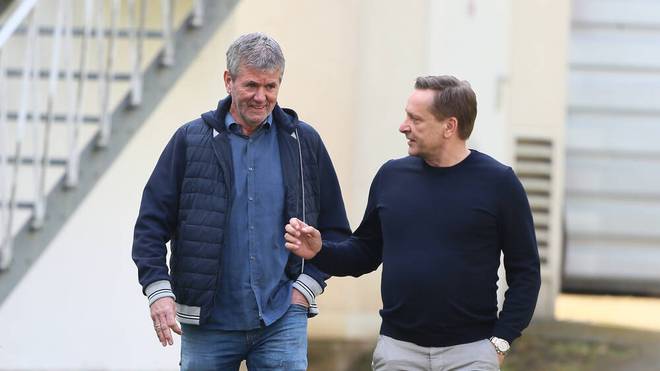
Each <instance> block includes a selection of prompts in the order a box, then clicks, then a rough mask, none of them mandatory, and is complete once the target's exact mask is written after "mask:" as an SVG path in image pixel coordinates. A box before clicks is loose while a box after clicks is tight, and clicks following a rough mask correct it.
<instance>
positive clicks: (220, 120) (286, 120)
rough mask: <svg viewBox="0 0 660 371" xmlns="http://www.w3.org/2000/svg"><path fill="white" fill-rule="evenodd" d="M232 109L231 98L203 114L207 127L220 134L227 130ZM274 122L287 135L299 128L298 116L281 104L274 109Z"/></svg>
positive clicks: (228, 97) (223, 100) (221, 101)
mask: <svg viewBox="0 0 660 371" xmlns="http://www.w3.org/2000/svg"><path fill="white" fill-rule="evenodd" d="M229 107H231V96H227V97H226V98H225V99H222V100H220V102H218V108H216V109H215V110H214V111H208V112H206V113H203V114H202V119H203V120H204V122H205V123H206V125H208V126H210V127H211V128H213V129H215V130H216V131H217V132H218V133H221V132H223V131H224V130H226V127H225V116H226V115H227V112H229ZM273 120H274V121H275V122H276V123H277V127H278V128H280V129H283V130H285V131H286V132H287V133H289V134H290V133H293V132H294V130H296V126H298V114H297V113H296V112H295V111H294V110H292V109H289V108H281V107H280V105H279V104H275V108H273Z"/></svg>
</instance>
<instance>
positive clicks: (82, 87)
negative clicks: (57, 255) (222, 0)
mask: <svg viewBox="0 0 660 371" xmlns="http://www.w3.org/2000/svg"><path fill="white" fill-rule="evenodd" d="M148 1H154V0H125V1H122V0H109V1H104V0H43V1H41V0H22V1H20V2H19V1H17V2H16V4H15V5H14V6H13V8H11V9H9V10H8V11H7V12H6V13H5V14H7V15H8V16H6V17H4V21H3V25H2V28H0V270H3V269H7V268H8V267H9V265H10V262H11V259H12V255H13V254H12V251H13V239H14V235H15V233H14V232H15V230H16V229H17V227H19V226H18V225H16V218H15V215H16V211H17V210H18V209H19V208H23V209H30V210H31V218H30V227H31V228H33V229H38V228H41V227H42V225H43V224H44V221H45V215H46V210H47V203H46V200H47V192H48V190H47V186H46V175H47V172H46V170H47V168H48V166H49V164H50V163H51V161H52V159H51V155H50V149H51V147H52V144H53V138H52V135H51V131H52V128H53V125H54V123H55V121H56V120H61V117H56V116H57V115H56V113H57V112H56V111H55V107H56V102H58V101H59V102H66V112H65V113H64V116H65V117H64V121H65V122H66V127H67V133H68V134H67V140H66V147H67V150H68V155H67V156H66V159H65V168H66V170H65V175H64V176H65V180H64V184H65V185H66V186H67V187H75V186H76V185H77V184H78V174H79V172H80V156H81V152H82V149H83V146H84V143H82V142H81V126H82V125H83V123H84V122H86V121H88V119H89V118H88V117H86V116H85V112H84V105H83V101H84V99H85V96H86V95H87V94H88V91H89V89H90V86H88V84H87V82H88V78H87V77H88V76H90V75H94V73H93V72H92V71H91V68H90V67H91V63H90V60H89V59H90V54H91V53H93V52H95V53H96V55H97V63H96V65H97V66H96V67H97V68H98V70H97V71H95V72H96V74H95V76H96V77H95V78H96V79H98V89H99V91H98V96H99V99H98V105H99V106H98V107H97V111H98V121H97V125H98V132H97V134H96V137H95V140H96V146H98V147H100V148H103V147H105V146H107V145H108V143H109V141H110V135H111V132H112V112H111V111H112V110H111V107H110V96H111V88H112V83H111V82H112V81H113V79H114V76H115V72H114V69H115V65H116V61H117V55H116V54H117V41H118V39H119V37H120V33H122V34H123V35H122V36H124V37H125V36H126V32H127V33H128V37H129V38H130V48H129V53H130V55H128V56H127V55H122V58H129V59H130V60H131V63H132V68H131V72H130V104H131V105H133V106H136V105H139V104H140V103H141V101H142V84H143V80H142V64H143V58H144V38H145V17H146V15H147V2H148ZM80 4H82V25H81V24H80V19H77V18H76V17H75V16H76V14H75V13H74V12H75V9H76V8H81V7H80V6H74V5H80ZM122 4H124V5H125V6H126V11H127V12H128V22H127V26H126V27H127V29H126V30H122V31H123V32H122V31H120V29H119V27H118V23H119V19H120V14H122ZM53 8H54V9H55V11H54V12H53ZM203 12H204V6H203V1H202V0H196V1H194V2H193V8H192V17H191V22H190V24H191V25H192V26H200V25H201V24H202V18H203ZM161 14H162V15H161V18H162V24H161V30H160V33H161V35H162V38H163V49H162V52H161V55H160V58H161V59H160V63H161V65H163V66H170V65H172V64H173V63H174V60H175V45H174V38H173V35H174V30H173V28H174V25H173V14H174V1H173V0H161ZM53 20H54V26H53V27H52V28H47V27H46V28H42V27H40V25H42V24H44V23H45V22H52V21H53ZM44 37H48V38H52V42H50V44H49V45H46V47H45V48H44V43H43V38H44ZM19 38H20V40H19ZM23 39H24V41H23ZM12 43H14V44H15V45H13V46H16V45H18V46H20V47H21V48H22V50H23V56H22V66H21V67H20V68H19V69H20V72H19V73H20V85H19V86H20V87H19V89H18V91H16V90H13V91H11V92H10V91H9V89H8V76H9V75H10V74H11V73H14V74H15V73H16V72H15V71H11V70H10V69H9V68H8V67H7V65H6V62H7V61H6V59H7V58H6V57H7V54H8V53H7V51H8V49H9V48H10V47H12ZM76 43H79V54H78V55H76V53H75V46H76V45H75V44H76ZM92 48H95V49H92ZM48 49H49V50H48ZM42 53H43V54H45V55H49V56H50V64H49V67H48V68H46V69H45V71H44V70H42V69H41V65H40V62H41V61H42V60H41V54H42ZM42 77H47V78H48V80H47V81H48V84H47V89H46V91H45V92H42V91H41V88H40V86H39V82H40V80H41V78H42ZM8 94H11V97H18V109H17V111H16V115H15V117H12V118H15V130H10V128H9V116H10V110H9V107H8V102H9V101H10V99H9V98H10V95H8ZM40 94H45V100H44V99H43V98H44V97H43V95H40ZM44 101H45V106H43V103H44ZM27 138H30V141H31V143H33V145H32V147H33V148H32V151H31V153H30V154H26V153H25V142H26V139H27ZM23 164H28V165H29V166H30V167H31V168H32V171H31V174H32V175H31V176H30V177H29V179H30V181H29V182H28V181H23V180H22V179H23V178H22V177H19V167H20V166H21V165H23ZM19 187H29V188H30V190H31V191H30V192H31V195H32V196H31V202H30V203H28V204H21V203H19V201H18V199H17V191H18V189H19Z"/></svg>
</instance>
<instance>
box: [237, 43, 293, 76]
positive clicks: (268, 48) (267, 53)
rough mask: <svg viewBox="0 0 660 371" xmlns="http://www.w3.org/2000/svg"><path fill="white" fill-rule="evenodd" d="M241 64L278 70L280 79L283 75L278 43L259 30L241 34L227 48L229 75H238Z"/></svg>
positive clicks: (261, 68)
mask: <svg viewBox="0 0 660 371" xmlns="http://www.w3.org/2000/svg"><path fill="white" fill-rule="evenodd" d="M241 64H242V65H245V66H250V67H252V68H256V69H258V70H269V71H276V70H279V71H280V79H281V78H282V75H284V54H282V49H281V48H280V44H278V43H277V41H275V40H274V39H273V38H271V37H270V36H268V35H266V34H263V33H261V32H254V33H249V34H246V35H242V36H240V37H239V38H238V39H236V40H235V41H234V42H233V43H232V44H231V45H230V46H229V49H227V70H228V71H229V74H230V75H231V76H233V77H236V76H238V69H239V67H240V66H241Z"/></svg>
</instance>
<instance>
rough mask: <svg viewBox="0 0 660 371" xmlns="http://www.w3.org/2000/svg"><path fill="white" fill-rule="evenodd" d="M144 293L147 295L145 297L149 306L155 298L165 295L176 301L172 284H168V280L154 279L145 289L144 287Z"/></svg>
mask: <svg viewBox="0 0 660 371" xmlns="http://www.w3.org/2000/svg"><path fill="white" fill-rule="evenodd" d="M144 293H145V294H146V295H147V299H148V300H149V306H151V304H153V303H154V302H155V301H156V300H158V299H160V298H164V297H166V296H169V297H171V298H172V299H174V300H175V301H176V296H175V295H174V292H173V291H172V285H171V284H170V281H167V280H162V281H156V282H154V283H152V284H150V285H149V286H147V288H146V289H144Z"/></svg>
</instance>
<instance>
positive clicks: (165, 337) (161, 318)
mask: <svg viewBox="0 0 660 371" xmlns="http://www.w3.org/2000/svg"><path fill="white" fill-rule="evenodd" d="M150 310H151V320H152V321H153V324H154V330H155V331H156V335H158V340H160V343H161V344H162V345H163V346H167V345H168V344H169V345H173V344H174V340H173V339H172V332H170V329H171V330H172V331H174V332H176V333H177V334H179V335H181V328H180V327H179V324H178V323H177V322H176V304H175V303H174V299H172V298H171V297H169V296H166V297H163V298H160V299H158V300H156V301H154V302H153V303H152V304H151V307H150Z"/></svg>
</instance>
